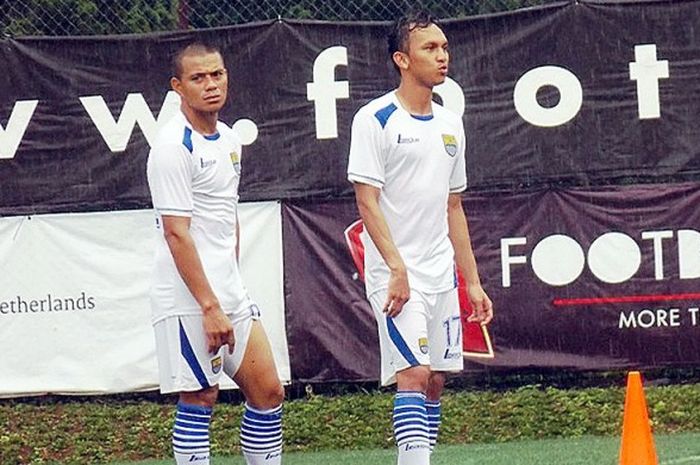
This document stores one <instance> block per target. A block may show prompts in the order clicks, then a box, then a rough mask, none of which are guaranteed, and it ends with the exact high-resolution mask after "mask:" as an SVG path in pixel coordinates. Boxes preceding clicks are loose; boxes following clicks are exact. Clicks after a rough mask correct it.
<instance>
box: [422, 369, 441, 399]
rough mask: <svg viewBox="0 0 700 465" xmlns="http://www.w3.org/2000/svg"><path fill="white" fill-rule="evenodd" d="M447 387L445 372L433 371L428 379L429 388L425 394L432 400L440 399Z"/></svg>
mask: <svg viewBox="0 0 700 465" xmlns="http://www.w3.org/2000/svg"><path fill="white" fill-rule="evenodd" d="M444 388H445V374H444V373H440V372H435V371H433V372H432V373H431V374H430V378H429V379H428V389H427V391H426V392H425V396H426V397H427V398H428V399H430V400H439V399H440V396H441V395H442V391H443V390H444Z"/></svg>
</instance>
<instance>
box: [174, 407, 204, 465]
mask: <svg viewBox="0 0 700 465" xmlns="http://www.w3.org/2000/svg"><path fill="white" fill-rule="evenodd" d="M211 412H212V409H211V408H210V407H202V406H200V405H188V404H182V403H178V404H177V411H176V413H175V424H174V425H173V453H174V455H175V463H177V465H185V464H188V465H209V450H210V445H209V422H210V421H211Z"/></svg>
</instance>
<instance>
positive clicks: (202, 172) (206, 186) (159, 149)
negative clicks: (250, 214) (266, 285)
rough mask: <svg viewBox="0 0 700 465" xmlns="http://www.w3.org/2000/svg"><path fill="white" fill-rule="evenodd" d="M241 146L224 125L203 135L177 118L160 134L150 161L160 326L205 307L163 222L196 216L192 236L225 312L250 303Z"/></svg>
mask: <svg viewBox="0 0 700 465" xmlns="http://www.w3.org/2000/svg"><path fill="white" fill-rule="evenodd" d="M240 154H241V143H240V141H239V139H238V137H237V135H236V134H235V132H234V131H233V130H232V129H231V128H229V127H228V126H226V125H225V124H224V123H221V122H219V123H218V124H217V134H215V135H213V136H204V135H202V134H199V133H198V132H196V131H194V130H193V129H192V126H191V125H190V124H189V122H188V121H187V119H186V118H185V116H184V115H183V114H182V113H180V112H178V114H177V115H176V116H175V117H174V118H173V119H172V120H170V121H169V122H168V123H167V124H166V125H165V126H164V127H163V129H162V130H161V131H160V132H159V133H158V136H157V139H156V141H155V143H154V144H153V147H152V148H151V151H150V153H149V156H148V166H147V174H148V185H149V187H150V190H151V197H152V199H153V207H154V209H155V212H156V227H157V229H158V239H157V245H156V257H155V266H154V270H153V281H152V287H151V302H152V307H153V320H154V323H155V322H157V321H159V320H160V319H162V318H165V317H168V316H172V315H187V314H199V313H200V312H201V309H200V308H199V305H198V304H197V302H196V300H195V299H194V297H193V296H192V294H191V293H190V291H189V289H187V286H186V285H185V282H184V281H183V280H182V278H181V277H180V274H179V273H178V271H177V268H176V266H175V262H174V260H173V257H172V255H171V253H170V249H169V248H168V244H167V242H166V241H165V237H164V235H163V231H162V219H161V217H162V216H164V215H165V216H185V217H191V224H190V234H191V235H192V238H193V240H194V243H195V247H196V248H197V252H198V254H199V258H200V260H201V262H202V266H203V268H204V273H205V274H206V276H207V279H208V281H209V283H210V285H211V287H212V289H213V291H214V294H215V295H216V297H217V298H218V300H219V303H220V304H221V307H222V309H223V310H224V311H225V312H227V313H228V312H234V311H236V310H238V309H239V308H240V307H242V306H244V305H246V303H247V302H248V301H247V292H246V289H245V288H244V286H243V283H242V281H241V276H240V272H239V268H238V262H237V260H236V256H235V249H236V240H237V239H236V223H237V221H238V218H237V208H238V184H239V181H240V169H241V168H240V167H241V164H240Z"/></svg>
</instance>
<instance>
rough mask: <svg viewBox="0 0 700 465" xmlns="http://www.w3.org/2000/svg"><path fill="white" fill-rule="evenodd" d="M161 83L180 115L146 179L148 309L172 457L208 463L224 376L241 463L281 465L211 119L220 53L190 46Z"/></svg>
mask: <svg viewBox="0 0 700 465" xmlns="http://www.w3.org/2000/svg"><path fill="white" fill-rule="evenodd" d="M170 84H171V87H172V88H173V89H174V90H175V92H177V93H178V94H179V95H180V98H181V106H180V110H181V111H180V112H179V113H178V114H177V115H176V116H175V117H174V118H173V119H172V120H171V121H169V122H168V123H167V124H166V126H165V127H164V128H163V129H162V130H161V131H160V132H159V134H158V137H157V139H156V141H155V143H154V144H153V146H152V148H151V152H150V154H149V157H148V168H147V173H148V184H149V187H150V190H151V197H152V199H153V206H154V209H155V211H156V219H157V227H158V230H159V234H158V241H157V245H156V249H157V250H156V259H155V269H154V273H153V284H152V288H151V304H152V308H153V323H154V330H155V335H156V348H157V357H158V365H159V372H160V385H161V392H163V393H168V392H177V393H179V401H178V404H177V412H176V416H175V420H174V427H173V434H172V444H173V452H174V455H175V461H176V463H177V464H178V465H183V464H189V465H209V455H210V442H209V424H210V420H211V415H212V409H213V407H214V404H215V402H216V398H217V395H218V391H219V380H220V378H221V376H222V373H226V374H227V375H229V376H230V377H232V378H233V379H234V381H235V382H236V383H237V384H238V386H239V387H240V389H241V391H242V392H243V394H244V395H245V398H246V404H245V413H244V416H243V420H242V423H241V430H240V440H241V449H242V450H243V454H244V456H245V460H246V463H248V464H249V465H263V464H264V465H276V464H280V463H281V460H282V459H281V454H282V401H283V399H284V389H283V388H282V385H281V383H280V380H279V377H278V375H277V370H276V368H275V362H274V359H273V355H272V350H271V348H270V344H269V342H268V339H267V336H266V335H265V331H264V330H263V327H262V325H261V323H260V310H259V309H258V307H257V306H256V305H255V303H254V302H253V301H252V300H251V299H250V297H248V294H247V291H246V289H245V287H244V285H243V283H242V281H241V276H240V274H239V265H238V247H239V224H238V214H237V205H238V184H239V179H240V174H241V165H240V156H241V143H240V141H239V139H238V137H237V136H236V134H235V133H234V131H233V130H232V129H231V128H229V127H228V126H226V125H225V124H224V123H222V122H220V121H218V116H219V110H221V108H222V107H223V106H224V103H225V102H226V95H227V90H228V78H227V71H226V68H225V67H224V62H223V58H222V56H221V53H220V52H219V51H218V50H217V49H216V48H213V47H211V46H209V45H206V44H200V43H197V44H191V45H189V46H187V47H185V48H183V49H181V50H180V51H179V52H178V53H177V54H176V55H175V56H174V58H173V77H172V78H171V81H170Z"/></svg>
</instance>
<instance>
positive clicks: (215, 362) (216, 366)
mask: <svg viewBox="0 0 700 465" xmlns="http://www.w3.org/2000/svg"><path fill="white" fill-rule="evenodd" d="M222 364H223V360H222V359H221V356H220V355H219V356H218V357H214V358H213V359H211V371H213V372H214V374H216V373H218V372H220V371H221V365H222Z"/></svg>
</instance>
